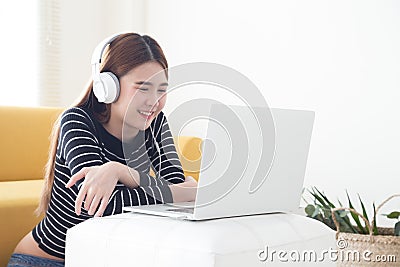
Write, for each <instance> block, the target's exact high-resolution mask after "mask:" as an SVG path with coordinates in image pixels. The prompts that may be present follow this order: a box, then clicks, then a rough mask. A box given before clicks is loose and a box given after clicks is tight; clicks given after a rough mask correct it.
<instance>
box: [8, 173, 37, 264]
mask: <svg viewBox="0 0 400 267" xmlns="http://www.w3.org/2000/svg"><path fill="white" fill-rule="evenodd" d="M43 182H44V181H43V179H41V180H31V181H16V182H0V218H1V220H0V266H6V265H7V262H8V259H9V257H10V255H11V254H12V252H13V250H14V248H15V246H16V245H17V243H18V242H19V240H21V238H22V237H24V236H25V235H26V234H27V233H28V232H30V231H31V230H32V229H33V227H34V226H35V225H36V224H37V223H38V222H39V221H40V220H41V217H36V216H35V215H34V211H35V209H36V208H37V206H38V203H39V198H40V192H41V190H42V186H43Z"/></svg>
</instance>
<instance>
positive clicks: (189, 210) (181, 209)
mask: <svg viewBox="0 0 400 267" xmlns="http://www.w3.org/2000/svg"><path fill="white" fill-rule="evenodd" d="M167 211H174V212H185V213H193V212H194V208H173V209H167Z"/></svg>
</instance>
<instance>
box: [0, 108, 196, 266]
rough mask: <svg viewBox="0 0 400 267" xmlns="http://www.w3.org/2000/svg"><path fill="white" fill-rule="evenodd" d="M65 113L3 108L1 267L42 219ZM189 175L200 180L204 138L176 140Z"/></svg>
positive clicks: (0, 111)
mask: <svg viewBox="0 0 400 267" xmlns="http://www.w3.org/2000/svg"><path fill="white" fill-rule="evenodd" d="M62 111H63V109H62V108H50V107H11V106H9V107H7V106H3V107H0V125H1V129H2V133H1V135H2V137H1V138H0V148H1V150H0V164H1V165H0V166H1V167H0V218H1V221H0V267H1V266H6V264H7V262H8V259H9V257H10V256H11V254H12V252H13V250H14V248H15V246H16V245H17V243H18V242H19V240H20V239H21V238H22V237H23V236H24V235H25V234H26V233H28V232H29V231H30V230H31V229H32V228H33V227H34V225H36V224H37V223H38V222H39V221H40V220H41V217H37V216H36V215H35V214H34V211H35V209H36V207H37V206H38V203H39V198H40V192H41V190H42V185H43V175H44V166H45V164H46V161H47V156H48V149H49V145H50V139H49V136H50V133H51V129H52V126H53V124H54V121H55V120H56V119H57V117H58V116H59V114H61V112H62ZM175 144H176V146H177V150H178V155H179V157H180V159H181V161H182V165H183V168H184V171H185V175H191V176H193V177H194V178H195V179H198V171H197V170H198V169H199V166H200V157H201V154H200V144H201V139H200V138H197V137H190V136H186V137H185V136H180V137H179V139H177V138H176V137H175Z"/></svg>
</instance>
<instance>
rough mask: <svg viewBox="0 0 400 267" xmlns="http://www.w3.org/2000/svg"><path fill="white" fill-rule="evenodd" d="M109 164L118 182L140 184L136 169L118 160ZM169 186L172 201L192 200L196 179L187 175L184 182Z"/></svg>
mask: <svg viewBox="0 0 400 267" xmlns="http://www.w3.org/2000/svg"><path fill="white" fill-rule="evenodd" d="M111 164H114V168H115V170H116V173H117V175H118V181H119V182H121V183H123V184H124V185H125V186H126V187H129V188H136V187H138V186H139V185H140V175H139V172H138V171H136V170H135V169H132V168H130V167H128V166H126V165H123V164H121V163H119V162H113V163H111ZM169 188H170V190H171V193H172V198H173V202H187V201H194V200H195V198H196V193H197V181H196V180H195V179H194V178H193V177H191V176H188V177H186V179H185V182H183V183H179V184H171V185H169Z"/></svg>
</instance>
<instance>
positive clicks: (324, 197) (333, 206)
mask: <svg viewBox="0 0 400 267" xmlns="http://www.w3.org/2000/svg"><path fill="white" fill-rule="evenodd" d="M315 190H316V191H317V192H318V194H319V195H320V196H321V197H322V198H323V199H324V200H325V201H326V202H327V203H328V205H329V207H331V208H335V205H333V204H332V202H330V201H329V199H328V198H327V197H326V196H325V194H323V193H321V192H320V191H319V190H318V188H316V187H315Z"/></svg>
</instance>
